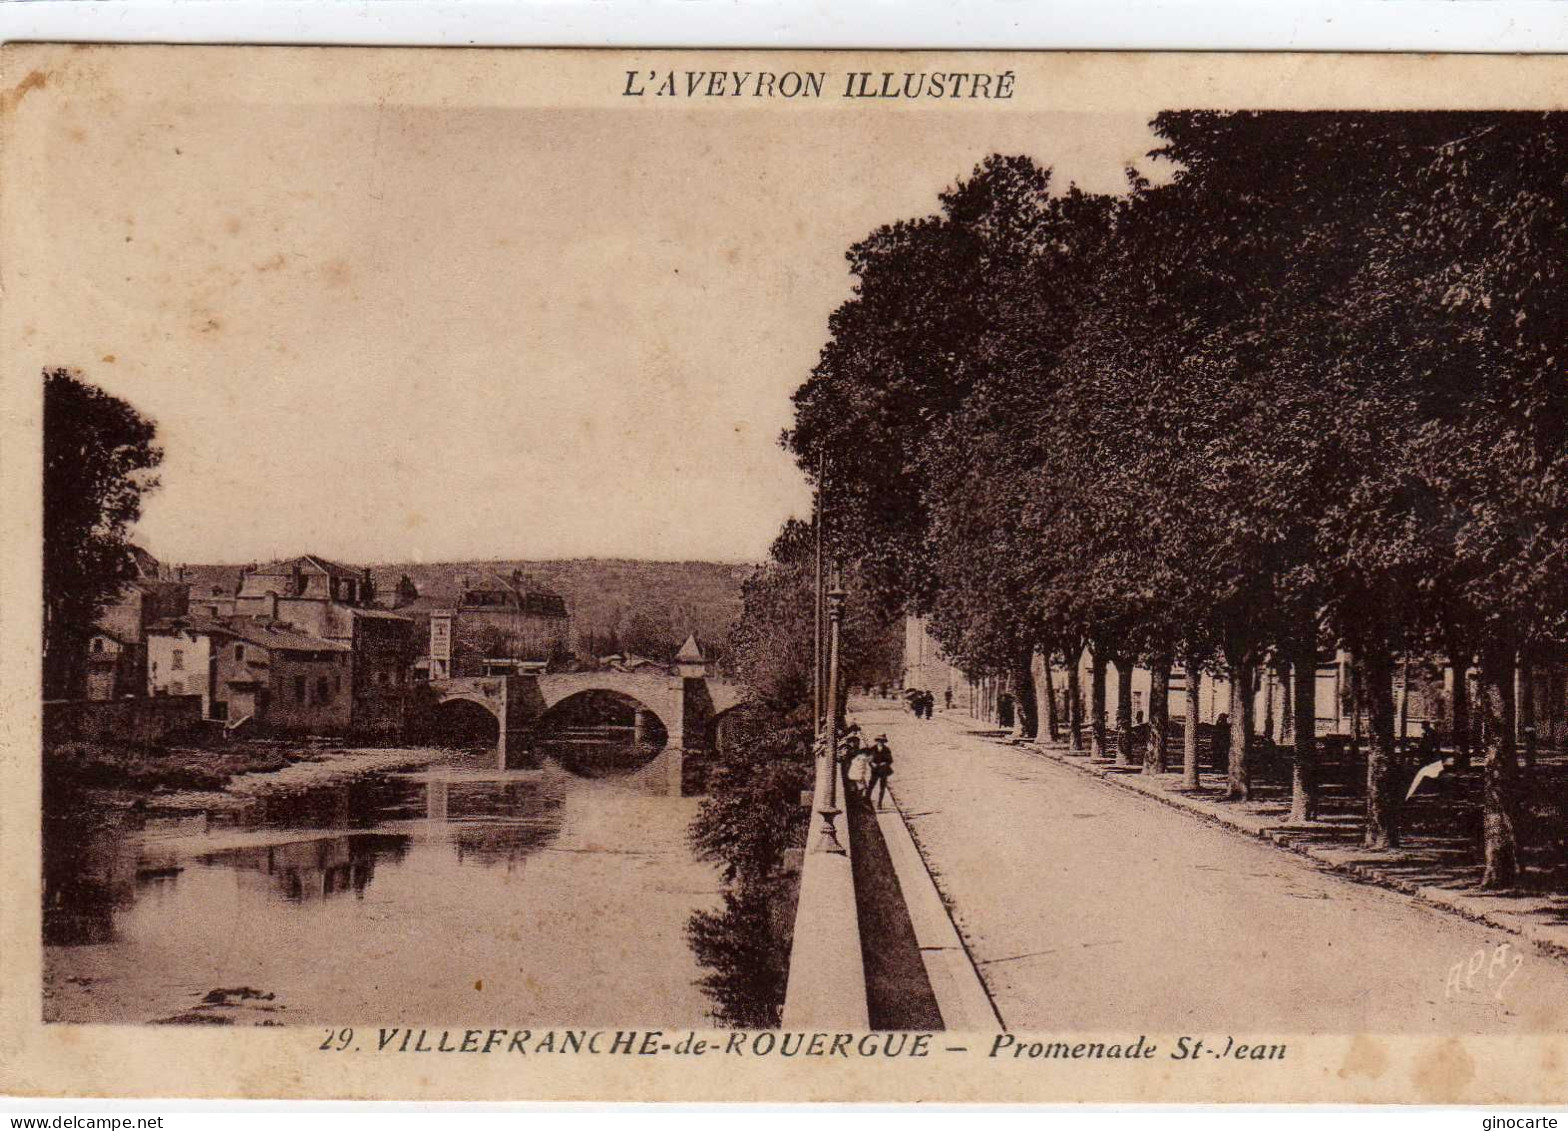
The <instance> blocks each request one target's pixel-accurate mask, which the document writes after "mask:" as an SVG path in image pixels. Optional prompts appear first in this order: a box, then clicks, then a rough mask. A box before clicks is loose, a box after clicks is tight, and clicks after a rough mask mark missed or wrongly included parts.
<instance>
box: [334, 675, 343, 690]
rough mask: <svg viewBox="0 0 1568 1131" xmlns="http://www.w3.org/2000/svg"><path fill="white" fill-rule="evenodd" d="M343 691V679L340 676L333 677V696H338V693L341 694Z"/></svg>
mask: <svg viewBox="0 0 1568 1131" xmlns="http://www.w3.org/2000/svg"><path fill="white" fill-rule="evenodd" d="M342 690H343V677H342V676H340V675H335V676H333V677H332V694H334V695H336V694H337V693H338V692H340V691H342Z"/></svg>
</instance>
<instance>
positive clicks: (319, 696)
mask: <svg viewBox="0 0 1568 1131" xmlns="http://www.w3.org/2000/svg"><path fill="white" fill-rule="evenodd" d="M331 699H332V687H331V685H330V684H328V683H327V677H326V676H321V677H320V678H319V679H317V680H316V702H318V703H327V702H330V701H331Z"/></svg>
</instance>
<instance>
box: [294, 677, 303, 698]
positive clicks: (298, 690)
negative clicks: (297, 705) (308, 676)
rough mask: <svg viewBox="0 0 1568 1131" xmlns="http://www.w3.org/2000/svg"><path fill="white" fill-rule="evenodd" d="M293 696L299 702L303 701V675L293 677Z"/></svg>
mask: <svg viewBox="0 0 1568 1131" xmlns="http://www.w3.org/2000/svg"><path fill="white" fill-rule="evenodd" d="M294 698H295V699H297V700H299V701H300V702H301V703H303V702H304V701H305V677H304V676H302V675H297V676H295V677H294Z"/></svg>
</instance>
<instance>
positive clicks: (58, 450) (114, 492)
mask: <svg viewBox="0 0 1568 1131" xmlns="http://www.w3.org/2000/svg"><path fill="white" fill-rule="evenodd" d="M43 380H44V411H43V425H44V427H43V433H44V482H43V489H44V498H43V543H44V545H43V551H44V555H43V557H44V560H43V567H44V568H43V583H44V584H43V589H44V638H43V680H44V696H45V697H46V698H70V697H77V696H80V695H81V694H82V693H83V682H84V678H85V668H84V664H85V658H86V650H87V641H88V638H89V637H90V636H91V635H92V631H93V623H94V621H95V620H96V619H97V618H98V616H99V615H100V614H101V613H102V612H103V608H104V606H105V605H106V604H107V603H109V602H110V601H111V600H112V599H113V598H114V597H115V596H116V595H117V594H118V593H119V591H120V589H121V587H122V586H123V585H124V584H125V583H126V582H127V581H129V580H130V579H131V578H133V577H134V576H135V565H134V561H133V559H132V557H131V543H130V540H129V530H130V527H131V525H132V524H133V523H134V522H135V521H136V520H137V519H138V518H139V517H141V511H142V498H143V496H144V495H146V494H147V492H149V491H151V490H153V489H154V488H156V487H157V485H158V480H157V479H156V478H155V477H154V476H153V475H151V474H150V473H151V472H152V470H153V469H154V468H156V467H157V466H158V464H159V463H160V462H161V460H162V458H163V452H162V450H161V449H159V448H158V447H157V446H156V444H155V443H154V438H155V436H156V428H155V426H154V425H153V423H152V421H150V420H148V419H146V418H145V417H143V416H142V415H141V414H140V413H139V412H137V411H136V410H135V409H134V408H132V407H131V406H130V405H128V404H126V403H125V402H124V401H122V400H120V399H119V398H118V397H114V396H111V395H109V394H108V393H106V392H104V391H103V390H102V389H99V388H96V387H95V386H93V385H91V384H89V383H88V382H86V381H84V380H83V379H82V377H81V375H80V374H79V373H76V372H74V371H71V370H66V369H50V370H45V371H44V375H43Z"/></svg>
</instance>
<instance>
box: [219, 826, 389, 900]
mask: <svg viewBox="0 0 1568 1131" xmlns="http://www.w3.org/2000/svg"><path fill="white" fill-rule="evenodd" d="M408 843H409V838H408V837H406V836H387V835H380V834H376V833H355V834H353V835H351V836H336V837H320V838H317V839H314V840H298V841H293V842H290V843H287V844H269V845H266V846H263V847H258V848H229V849H224V850H223V851H221V852H210V853H208V854H207V855H205V856H198V857H197V858H196V860H197V863H199V864H202V865H205V866H207V867H224V868H230V869H233V870H235V871H237V872H251V873H256V874H257V875H259V876H262V877H265V878H266V880H267V881H268V883H269V885H270V887H271V888H272V889H273V890H274V891H275V893H276V894H278V895H280V896H282V898H284V899H286V900H289V901H290V902H294V903H298V902H300V901H301V900H306V899H326V898H328V897H330V896H334V895H342V894H344V893H345V892H353V893H354V894H355V895H358V896H363V895H364V894H365V889H366V888H367V887H369V886H370V881H371V880H372V879H374V878H375V875H376V859H377V857H383V858H385V859H388V860H391V861H398V860H401V859H403V857H404V856H406V855H407V854H408Z"/></svg>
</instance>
